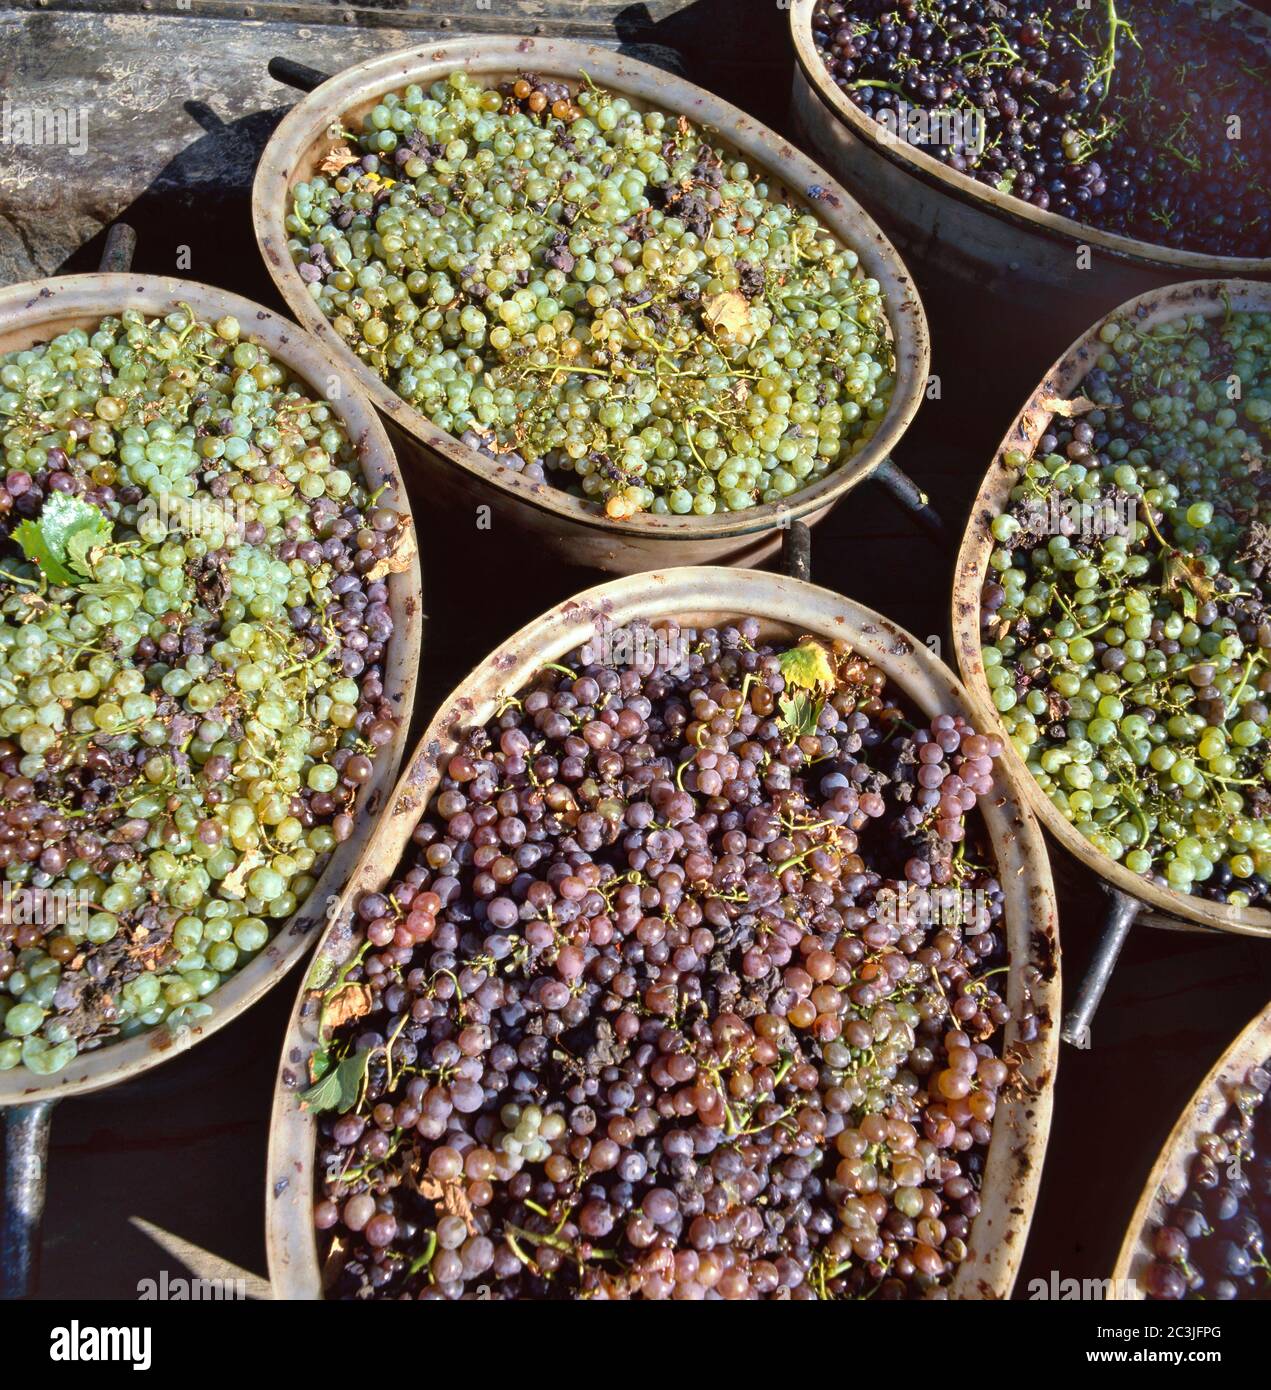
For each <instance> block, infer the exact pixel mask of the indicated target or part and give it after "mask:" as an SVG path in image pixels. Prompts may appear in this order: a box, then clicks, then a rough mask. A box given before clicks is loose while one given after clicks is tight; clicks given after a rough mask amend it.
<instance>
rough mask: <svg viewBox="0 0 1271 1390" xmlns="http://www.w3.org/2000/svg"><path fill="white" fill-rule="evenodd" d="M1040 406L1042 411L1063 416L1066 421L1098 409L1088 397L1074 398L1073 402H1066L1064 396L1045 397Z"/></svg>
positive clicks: (1039, 403)
mask: <svg viewBox="0 0 1271 1390" xmlns="http://www.w3.org/2000/svg"><path fill="white" fill-rule="evenodd" d="M1038 405H1039V406H1040V407H1041V409H1042V410H1048V411H1050V413H1051V414H1052V415H1062V416H1063V417H1064V419H1065V420H1071V419H1073V418H1074V416H1077V415H1085V414H1086V413H1087V412H1088V411H1091V410H1097V409H1098V407H1097V406H1096V405H1095V403H1094V402H1093V401H1092V400H1091V399H1090V398H1089V397H1088V396H1074V397H1073V398H1072V399H1071V400H1065V399H1064V398H1063V397H1062V396H1043V397H1042V398H1041V400H1040V401H1039V402H1038Z"/></svg>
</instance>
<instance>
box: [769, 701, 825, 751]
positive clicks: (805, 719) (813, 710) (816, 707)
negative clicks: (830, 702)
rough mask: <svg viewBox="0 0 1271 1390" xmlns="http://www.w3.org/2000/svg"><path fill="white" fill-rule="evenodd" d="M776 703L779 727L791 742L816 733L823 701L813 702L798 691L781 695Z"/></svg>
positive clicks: (823, 706) (823, 704)
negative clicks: (778, 708)
mask: <svg viewBox="0 0 1271 1390" xmlns="http://www.w3.org/2000/svg"><path fill="white" fill-rule="evenodd" d="M777 703H778V705H779V707H780V709H781V726H782V728H783V729H784V730H785V732H786V734H787V736H788V737H789V739H790V741H791V742H793V741H794V740H795V739H799V738H804V737H806V736H808V735H810V734H814V733H816V731H817V727H818V725H819V723H820V719H821V711H822V710H823V709H824V708H825V702H824V701H823V700H814V699H813V698H812V696H811V695H809V694H808V693H807V692H806V691H803V690H798V691H796V692H795V693H794V694H793V695H782V696H781V698H780V699H779V700H778V701H777Z"/></svg>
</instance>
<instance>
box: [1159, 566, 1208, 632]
mask: <svg viewBox="0 0 1271 1390" xmlns="http://www.w3.org/2000/svg"><path fill="white" fill-rule="evenodd" d="M1162 565H1163V568H1164V571H1165V577H1164V580H1163V582H1162V587H1163V588H1164V589H1165V591H1166V593H1175V592H1180V593H1181V594H1182V595H1183V610H1184V612H1187V615H1188V617H1193V616H1194V613H1192V612H1189V611H1188V610H1189V609H1194V608H1195V600H1196V599H1200V601H1201V602H1202V603H1208V602H1209V600H1210V599H1211V598H1213V596H1214V595H1215V594H1216V593H1217V592H1218V590H1217V588H1216V586H1215V584H1214V581H1213V580H1212V579H1211V578H1210V577H1209V575H1208V574H1206V573H1205V567H1204V565H1203V564H1201V562H1200V561H1199V560H1198V559H1197V558H1196V557H1195V556H1194V555H1182V554H1180V553H1179V552H1177V551H1175V552H1173V553H1172V554H1169V555H1166V556H1165V559H1164V561H1163V562H1162ZM1189 600H1191V601H1190V602H1189Z"/></svg>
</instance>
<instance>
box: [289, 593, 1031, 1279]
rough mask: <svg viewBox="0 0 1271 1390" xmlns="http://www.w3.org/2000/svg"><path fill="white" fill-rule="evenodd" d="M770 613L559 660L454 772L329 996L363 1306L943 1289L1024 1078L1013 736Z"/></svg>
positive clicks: (371, 910)
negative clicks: (677, 643)
mask: <svg viewBox="0 0 1271 1390" xmlns="http://www.w3.org/2000/svg"><path fill="white" fill-rule="evenodd" d="M759 633H760V627H759V624H758V623H757V622H756V621H754V620H753V619H746V620H743V621H741V622H739V623H738V624H737V625H736V626H728V627H723V628H721V629H718V630H711V631H708V632H706V633H704V634H700V635H697V640H696V641H695V643H694V644H693V645H692V654H691V656H689V657H688V658H687V659H686V660H685V661H684V662H683V664H682V665H679V666H676V667H674V668H672V669H667V667H665V666H660V665H651V664H649V663H646V665H645V668H644V669H643V670H637V669H633V668H630V667H629V668H627V669H622V670H618V669H613V668H607V667H605V666H602V665H599V664H584V662H583V661H582V660H581V659H578V658H575V659H574V660H572V661H571V662H570V664H569V665H568V666H566V667H562V666H557V665H553V666H550V667H547V668H545V669H544V670H542V671H541V672H540V673H539V675H538V676H537V678H536V679H535V680H534V681H533V683H532V684H531V686H530V687H529V688H528V689H526V690H524V691H522V692H521V693H520V697H519V698H518V699H514V700H509V701H507V702H506V705H505V707H504V709H503V711H502V713H500V714H499V715H498V716H497V717H496V718H495V719H493V720H492V721H491V722H490V723H489V724H487V725H486V726H485V727H484V728H475V729H472V730H469V731H468V732H467V733H466V734H465V735H464V737H463V738H462V741H461V745H460V748H459V750H458V751H457V752H456V753H455V755H454V756H453V757H451V758H449V760H448V762H447V764H446V766H445V769H444V771H445V776H444V777H443V780H442V782H441V785H440V788H439V790H438V791H437V793H436V795H435V797H434V799H433V801H432V803H431V805H430V807H429V809H428V811H427V813H426V814H425V815H424V816H423V818H422V819H421V820H420V822H419V825H418V827H417V828H416V830H415V831H414V835H413V842H414V843H413V848H412V851H411V852H410V853H409V855H408V856H407V858H406V860H405V861H404V862H403V863H402V864H401V866H400V867H399V868H398V870H397V871H396V873H395V874H394V875H393V877H392V880H391V881H390V882H389V883H387V884H386V885H385V886H384V887H383V889H382V890H381V891H379V892H374V893H370V894H367V895H365V896H364V897H363V898H362V899H361V900H360V903H359V906H358V915H359V918H360V922H361V925H362V928H363V932H364V942H365V944H364V946H363V948H362V950H361V952H360V953H357V954H355V955H354V956H353V957H352V960H351V962H350V963H349V964H347V965H346V966H345V967H344V969H343V970H342V972H341V974H340V976H339V978H338V980H337V981H336V982H335V984H334V985H333V986H331V987H330V988H329V989H328V990H327V991H326V993H325V995H324V998H323V1001H322V1007H323V1010H324V1017H325V1018H327V1019H331V1020H336V1024H335V1026H333V1027H328V1028H324V1040H323V1043H322V1045H321V1048H320V1050H319V1054H318V1058H317V1067H316V1070H317V1071H318V1072H319V1073H323V1074H322V1075H320V1077H319V1079H318V1081H317V1083H316V1084H315V1085H314V1086H313V1087H312V1088H311V1089H310V1090H309V1091H308V1092H307V1093H306V1103H307V1104H308V1105H309V1106H310V1107H311V1108H313V1109H316V1110H319V1111H321V1112H322V1113H321V1114H320V1118H319V1138H318V1148H317V1157H318V1182H319V1189H320V1190H319V1192H318V1194H317V1200H316V1208H315V1220H316V1224H317V1227H318V1228H319V1230H320V1231H323V1232H327V1233H328V1235H327V1236H326V1237H325V1240H324V1248H325V1252H326V1256H327V1269H328V1275H329V1285H328V1286H329V1291H330V1293H331V1294H332V1296H335V1297H362V1298H366V1297H389V1298H415V1297H419V1298H430V1299H435V1298H443V1299H456V1298H474V1297H475V1298H485V1297H494V1298H500V1299H502V1298H537V1299H543V1298H566V1299H568V1298H582V1297H602V1298H633V1297H640V1298H658V1299H662V1298H678V1299H703V1298H705V1299H714V1298H725V1299H746V1298H797V1299H809V1298H863V1297H869V1296H877V1297H880V1298H888V1299H895V1298H907V1297H942V1296H946V1295H947V1292H948V1286H949V1283H950V1281H951V1280H952V1278H953V1276H954V1274H955V1273H956V1272H957V1269H958V1266H959V1264H960V1263H961V1262H962V1261H963V1260H964V1259H965V1258H966V1256H967V1253H968V1248H969V1243H970V1238H971V1228H972V1223H973V1221H974V1219H975V1216H976V1214H977V1213H978V1211H979V1209H980V1188H981V1182H982V1178H983V1172H984V1159H985V1152H986V1146H987V1144H988V1142H989V1139H990V1134H991V1126H992V1122H993V1117H994V1114H995V1111H996V1109H997V1107H998V1104H999V1102H1000V1100H1001V1098H1002V1096H1003V1094H1004V1091H1006V1090H1008V1089H1009V1087H1010V1086H1011V1084H1012V1077H1013V1068H1012V1065H1011V1060H1010V1058H1009V1057H1008V1056H1004V1055H1003V1051H1002V1033H1003V1026H1004V1025H1005V1024H1006V1023H1007V1021H1008V1020H1009V1019H1010V1018H1011V1012H1010V1010H1009V1009H1008V1008H1007V1006H1006V1004H1005V1002H1004V1000H1003V998H1002V994H1001V993H1000V992H999V986H1000V984H1001V981H1002V980H1003V978H1004V973H1005V955H1004V940H1003V933H1002V920H1001V918H1002V892H1001V889H1000V886H999V884H998V883H997V881H996V880H995V878H994V877H993V872H992V869H991V867H986V866H985V863H984V861H985V859H986V858H987V855H986V853H985V846H984V843H983V835H982V833H981V832H980V829H979V824H978V821H976V820H974V819H971V820H968V813H970V812H972V810H973V808H974V806H975V802H976V797H977V796H978V795H982V794H984V793H985V792H986V791H987V790H988V789H989V787H990V778H991V771H992V760H993V758H994V757H995V756H997V754H998V753H999V752H1000V747H999V745H998V744H997V742H996V740H993V739H989V738H985V737H983V736H981V735H978V734H976V733H975V732H974V731H973V730H972V729H970V728H969V727H968V726H967V725H966V724H965V723H964V722H963V721H962V720H961V719H960V718H957V717H951V716H948V715H942V716H940V717H938V718H936V719H934V720H933V721H930V722H928V723H925V724H920V726H919V727H917V728H914V726H913V725H912V724H911V723H909V722H908V721H907V719H906V718H905V714H904V712H903V711H902V709H901V708H900V707H899V705H898V703H897V701H896V699H895V697H894V694H893V692H892V691H891V690H890V689H889V688H888V686H887V682H886V679H885V677H884V675H883V673H882V672H881V671H879V670H877V669H876V668H874V667H872V666H871V665H870V664H869V662H867V661H866V660H864V659H863V658H861V657H860V656H858V655H856V654H854V653H853V652H852V651H850V650H849V649H848V648H847V646H846V645H845V644H843V643H836V644H834V646H833V647H832V648H831V647H827V646H822V645H820V644H818V643H814V642H810V641H805V642H804V643H803V644H801V645H800V646H798V647H797V648H793V649H789V650H785V651H780V650H777V649H774V648H773V647H772V646H768V645H763V644H762V643H761V642H760V636H759ZM672 635H675V634H672ZM662 636H663V637H666V636H667V634H666V633H665V632H664V633H663V634H662ZM679 636H682V634H679ZM666 645H667V644H666V643H663V644H662V646H663V647H665V646H666ZM670 645H672V646H673V645H674V644H673V643H672V644H670ZM809 670H811V671H813V672H814V673H819V674H813V675H811V676H810V675H809V674H808V672H809ZM977 861H979V862H977ZM935 889H942V890H944V891H943V894H942V895H941V897H942V900H943V901H944V903H945V907H946V908H947V907H948V905H949V902H950V901H952V902H953V903H954V905H955V906H957V905H958V904H961V903H963V902H966V901H970V900H972V899H974V900H975V901H976V903H977V904H979V905H980V908H981V909H982V910H981V911H980V912H978V913H964V912H962V911H953V912H950V911H943V912H940V913H932V912H931V911H923V910H921V904H922V901H923V895H924V894H933V890H935ZM932 900H933V901H934V900H936V898H935V897H934V896H933V898H932ZM898 901H903V902H904V903H905V904H906V910H905V911H903V912H900V911H897V910H895V904H896V903H897V902H898ZM1022 1012H1023V1014H1024V1015H1025V1016H1024V1017H1022V1018H1020V1019H1018V1020H1017V1021H1016V1028H1017V1029H1018V1031H1019V1035H1020V1037H1021V1039H1022V1040H1024V1041H1027V1040H1029V1039H1031V1038H1032V1037H1034V1036H1035V1035H1036V1023H1035V1020H1034V1018H1033V1016H1032V1011H1031V1006H1030V1005H1029V1004H1028V1003H1027V1002H1026V1003H1025V1006H1024V1009H1023V1010H1022ZM311 1065H312V1064H311Z"/></svg>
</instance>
